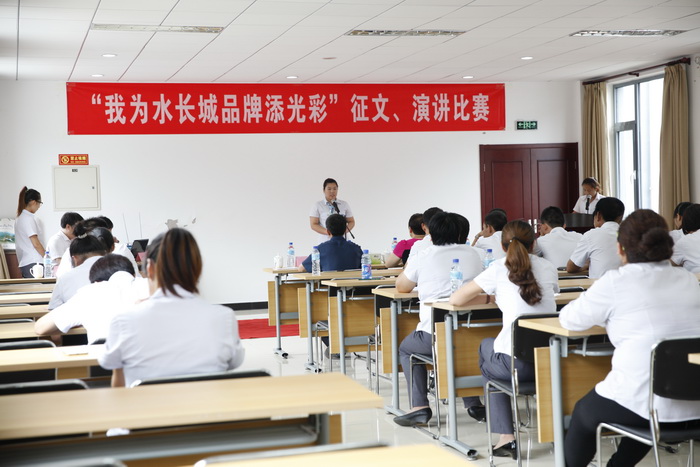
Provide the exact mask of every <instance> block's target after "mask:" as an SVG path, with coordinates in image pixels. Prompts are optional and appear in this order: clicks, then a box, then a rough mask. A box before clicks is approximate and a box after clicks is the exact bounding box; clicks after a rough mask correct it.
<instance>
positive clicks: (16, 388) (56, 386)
mask: <svg viewBox="0 0 700 467" xmlns="http://www.w3.org/2000/svg"><path fill="white" fill-rule="evenodd" d="M87 388H88V386H87V384H85V382H84V381H81V380H79V379H59V380H55V381H34V382H31V383H13V384H2V385H0V396H8V395H11V394H26V393H30V392H53V391H70V390H74V389H87Z"/></svg>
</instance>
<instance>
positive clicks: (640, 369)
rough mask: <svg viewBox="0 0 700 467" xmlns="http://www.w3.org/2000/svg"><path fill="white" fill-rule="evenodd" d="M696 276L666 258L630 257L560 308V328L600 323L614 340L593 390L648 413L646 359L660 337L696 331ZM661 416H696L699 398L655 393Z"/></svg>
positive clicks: (699, 298) (699, 294)
mask: <svg viewBox="0 0 700 467" xmlns="http://www.w3.org/2000/svg"><path fill="white" fill-rule="evenodd" d="M699 310H700V287H698V280H697V278H696V277H695V276H694V275H693V274H691V273H690V272H688V271H686V270H684V269H682V268H674V267H672V266H671V265H670V263H669V262H668V261H661V262H658V263H630V264H626V265H624V266H621V267H620V268H619V269H616V270H611V271H608V272H607V273H606V274H605V275H604V276H603V277H601V278H600V279H598V280H597V281H596V282H595V284H593V285H592V286H591V288H590V289H588V290H587V291H586V292H584V293H582V294H581V296H580V297H579V298H578V299H576V300H574V301H573V302H571V303H569V304H568V305H567V306H566V307H564V309H563V310H562V311H561V314H560V315H559V321H560V322H561V324H562V326H564V327H565V328H566V329H571V330H574V331H584V330H586V329H588V328H590V327H591V326H596V325H597V326H604V327H605V328H606V330H607V333H608V337H609V338H610V342H612V344H613V345H614V346H615V353H614V354H613V358H612V370H611V371H610V373H608V375H607V376H606V377H605V379H604V380H603V381H601V382H600V383H598V384H597V385H596V388H595V390H596V392H597V393H598V394H599V395H601V396H603V397H605V398H608V399H611V400H613V401H615V402H617V403H618V404H620V405H622V406H623V407H625V408H627V409H629V410H631V411H632V412H634V413H636V414H637V415H639V416H640V417H643V418H649V377H650V374H649V364H650V355H651V348H652V346H653V345H654V344H655V343H656V342H658V341H659V340H661V339H664V338H670V337H686V336H698V335H700V319H698V311H699ZM654 403H655V405H656V407H657V408H658V410H659V412H658V413H659V419H660V421H662V422H676V421H681V420H690V419H697V418H700V402H697V401H671V400H668V399H664V398H657V399H656V400H655V402H654Z"/></svg>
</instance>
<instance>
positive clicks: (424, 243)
mask: <svg viewBox="0 0 700 467" xmlns="http://www.w3.org/2000/svg"><path fill="white" fill-rule="evenodd" d="M439 212H444V211H443V210H442V209H440V208H437V207H432V208H428V209H426V210H425V211H424V212H423V223H422V224H421V227H423V232H425V236H424V237H423V239H422V240H418V241H417V242H416V243H414V244H413V246H412V247H411V252H410V253H409V254H408V260H407V261H406V264H408V261H410V259H411V258H413V257H415V256H416V255H417V254H418V253H420V252H421V251H423V250H425V249H426V248H429V247H430V246H432V244H433V241H432V239H431V238H430V227H428V224H429V223H430V219H432V218H433V216H434V215H435V214H437V213H439ZM406 264H404V266H406Z"/></svg>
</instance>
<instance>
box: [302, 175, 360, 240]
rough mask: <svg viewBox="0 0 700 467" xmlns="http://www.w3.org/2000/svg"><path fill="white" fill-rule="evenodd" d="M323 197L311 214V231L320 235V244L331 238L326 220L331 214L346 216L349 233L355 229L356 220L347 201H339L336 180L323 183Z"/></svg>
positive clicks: (327, 180) (329, 179)
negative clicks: (327, 230)
mask: <svg viewBox="0 0 700 467" xmlns="http://www.w3.org/2000/svg"><path fill="white" fill-rule="evenodd" d="M323 197H324V199H322V200H321V201H318V202H317V203H314V205H313V207H312V208H311V212H310V213H309V221H310V223H311V230H313V231H314V232H318V233H319V240H318V241H319V243H322V242H326V241H328V240H330V239H331V238H330V237H329V236H328V232H326V219H328V216H330V215H331V214H340V215H341V216H345V218H346V219H347V221H348V228H347V232H350V231H352V229H353V228H354V227H355V218H354V217H353V215H352V209H350V205H349V204H348V203H347V202H346V201H342V200H339V199H338V182H336V181H335V179H332V178H327V179H325V180H324V181H323Z"/></svg>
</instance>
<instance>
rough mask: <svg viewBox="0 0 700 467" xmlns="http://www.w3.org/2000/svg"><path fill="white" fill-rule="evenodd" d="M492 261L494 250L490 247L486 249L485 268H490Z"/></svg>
mask: <svg viewBox="0 0 700 467" xmlns="http://www.w3.org/2000/svg"><path fill="white" fill-rule="evenodd" d="M491 263H493V250H492V249H491V248H489V249H488V250H486V256H485V257H484V269H488V267H489V266H491Z"/></svg>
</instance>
